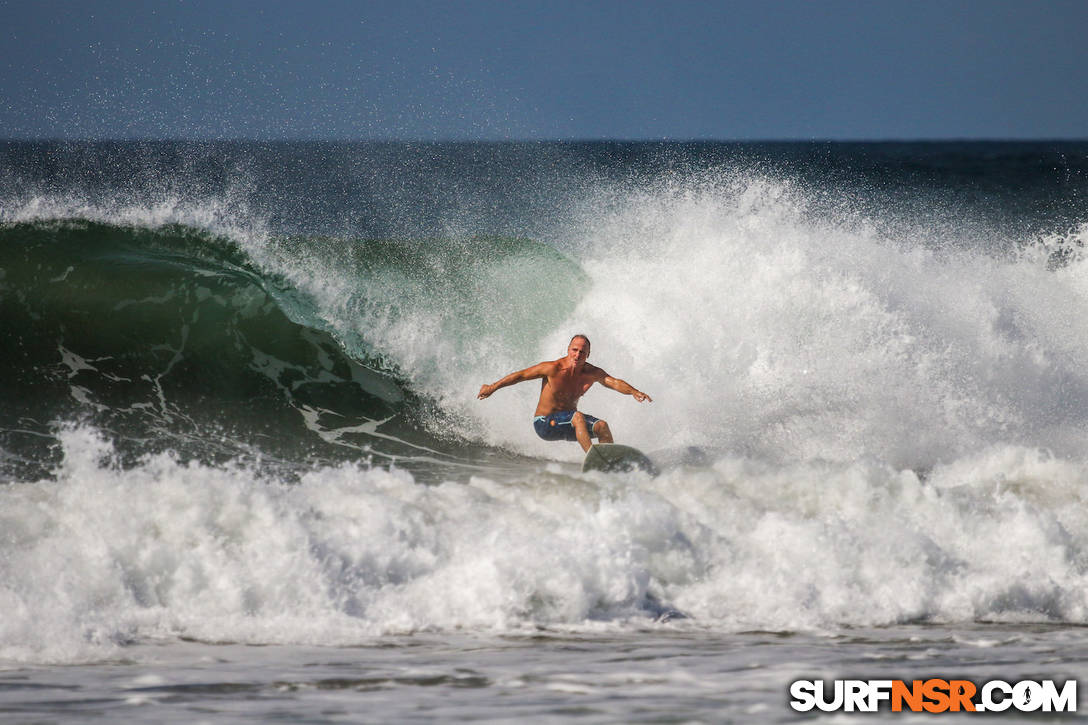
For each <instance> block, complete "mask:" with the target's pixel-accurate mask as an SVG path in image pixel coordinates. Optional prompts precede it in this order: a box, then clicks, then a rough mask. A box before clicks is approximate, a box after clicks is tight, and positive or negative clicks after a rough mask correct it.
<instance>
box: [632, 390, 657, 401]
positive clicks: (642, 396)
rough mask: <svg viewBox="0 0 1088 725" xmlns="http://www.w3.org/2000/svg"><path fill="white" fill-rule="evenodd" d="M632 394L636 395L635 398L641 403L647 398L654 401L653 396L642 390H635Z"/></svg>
mask: <svg viewBox="0 0 1088 725" xmlns="http://www.w3.org/2000/svg"><path fill="white" fill-rule="evenodd" d="M631 395H632V397H634V399H635V400H637V401H638V402H640V403H641V402H643V401H645V400H648V401H650V402H651V403H652V402H654V399H653V398H651V397H650V396H649V395H647V394H646V393H644V392H642V391H641V390H636V391H635V392H633V393H631Z"/></svg>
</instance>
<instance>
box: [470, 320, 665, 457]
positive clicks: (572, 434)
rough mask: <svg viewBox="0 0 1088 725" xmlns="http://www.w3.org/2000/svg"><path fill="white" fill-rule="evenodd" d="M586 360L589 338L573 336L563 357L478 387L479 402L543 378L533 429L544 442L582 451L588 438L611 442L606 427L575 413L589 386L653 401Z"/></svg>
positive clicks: (587, 442)
mask: <svg viewBox="0 0 1088 725" xmlns="http://www.w3.org/2000/svg"><path fill="white" fill-rule="evenodd" d="M588 357H589V338H588V337H586V336H585V335H575V336H574V337H572V338H571V339H570V344H569V345H567V355H566V357H561V358H559V359H558V360H548V361H545V362H542V363H537V364H536V365H533V366H532V367H529V368H525V369H524V370H518V371H517V372H515V373H510V374H509V375H507V376H506V377H505V378H503V379H502V380H500V381H498V382H497V383H492V384H490V385H487V384H484V385H481V386H480V394H479V395H478V396H476V397H477V398H478V399H480V400H483V399H484V398H486V397H488V396H489V395H491V394H492V393H494V392H495V391H496V390H498V389H499V388H505V387H506V386H507V385H513V384H514V383H522V382H525V381H526V380H536V379H537V378H543V380H542V381H541V383H540V400H539V401H538V402H537V404H536V413H534V415H535V416H536V417H535V418H533V428H534V429H535V430H536V434H537V435H538V436H540V437H541V438H543V439H544V440H546V441H559V440H564V441H578V443H579V444H580V445H581V446H582V450H586V451H588V450H589V447H590V445H591V444H590V438H597V439H598V440H600V441H601V443H611V442H612V431H611V430H609V428H608V423H607V422H605V421H603V420H601V419H599V418H595V417H593V416H592V415H586V414H585V413H580V412H578V399H579V398H581V397H582V396H583V395H585V393H586V391H587V390H589V388H590V386H592V385H593V383H600V384H601V385H603V386H605V387H606V388H611V389H612V390H615V391H616V392H619V393H623V394H624V395H630V396H633V397H634V399H635V400H637V401H638V402H640V403H641V402H642V401H644V400H649V401H650V402H651V403H652V402H653V399H652V398H651V397H650V396H649V395H647V394H646V393H644V392H642V391H641V390H636V389H635V388H634V387H632V386H631V385H629V384H628V383H626V382H625V381H623V380H620V379H619V378H614V377H612V376H611V375H609V374H608V373H606V372H605V371H604V370H601V369H600V368H599V367H597V366H596V365H590V364H589V363H587V362H586V358H588Z"/></svg>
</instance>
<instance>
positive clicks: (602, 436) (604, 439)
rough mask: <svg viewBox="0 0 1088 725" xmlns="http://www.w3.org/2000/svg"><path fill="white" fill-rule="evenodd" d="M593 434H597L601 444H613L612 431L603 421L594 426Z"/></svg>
mask: <svg viewBox="0 0 1088 725" xmlns="http://www.w3.org/2000/svg"><path fill="white" fill-rule="evenodd" d="M593 432H594V433H596V434H597V439H598V440H600V442H601V443H611V442H612V431H611V430H610V429H609V427H608V423H606V422H604V421H603V420H598V421H597V422H596V423H595V424H594V425H593Z"/></svg>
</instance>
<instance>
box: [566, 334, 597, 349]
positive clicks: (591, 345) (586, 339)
mask: <svg viewBox="0 0 1088 725" xmlns="http://www.w3.org/2000/svg"><path fill="white" fill-rule="evenodd" d="M579 337H580V338H582V339H583V340H585V341H586V345H588V346H589V347H593V343H591V342H590V341H589V338H588V337H586V336H585V335H583V334H582V333H578V334H577V335H575V336H574V337H572V338H571V339H570V342H574V341H575V340H577V339H578V338H579ZM570 342H568V343H567V347H570Z"/></svg>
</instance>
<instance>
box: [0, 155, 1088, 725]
mask: <svg viewBox="0 0 1088 725" xmlns="http://www.w3.org/2000/svg"><path fill="white" fill-rule="evenodd" d="M1086 170H1088V147H1085V145H1083V144H913V145H911V144H907V145H896V144H890V145H882V144H859V145H836V144H782V145H729V144H694V145H684V144H604V143H601V144H422V145H412V144H356V145H351V144H345V145H329V144H270V145H260V144H165V143H164V144H143V143H121V144H32V143H8V144H3V145H0V320H2V321H0V325H2V326H3V328H4V329H3V335H2V337H3V339H4V340H6V341H7V343H6V350H5V351H4V353H3V355H2V356H0V374H2V376H3V379H4V380H5V381H6V382H5V384H4V386H3V390H2V392H0V481H2V483H0V497H2V505H0V613H2V614H0V711H3V712H5V713H6V715H7V716H11V717H12V718H13V719H14V720H15V721H25V720H49V721H78V720H82V719H89V718H92V717H99V716H107V717H123V718H125V719H128V720H137V721H149V722H150V721H155V722H163V721H175V720H176V721H179V722H182V721H184V722H191V721H193V720H196V719H207V720H213V721H235V720H238V721H242V720H267V719H271V718H273V717H286V718H290V719H306V720H310V721H316V722H332V721H339V720H345V719H346V720H367V721H390V720H398V721H399V720H429V719H438V718H441V719H448V718H457V719H470V720H471V719H497V720H504V719H515V718H517V719H521V718H525V717H531V718H534V719H539V720H548V719H555V720H558V719H581V720H585V721H588V722H631V721H654V722H658V721H662V720H668V721H703V722H711V721H715V722H716V721H751V720H753V719H754V720H759V721H787V720H791V719H794V718H795V717H796V713H794V712H792V711H791V710H790V708H789V706H788V704H787V700H788V697H787V692H788V687H789V684H790V682H792V681H794V680H796V679H800V678H812V677H826V678H828V679H833V678H836V677H844V676H851V677H854V676H859V677H866V678H878V677H895V678H903V679H910V678H912V677H914V678H926V677H942V676H943V677H950V676H957V677H968V678H969V679H973V680H976V681H982V680H986V679H991V678H994V677H1001V678H1004V679H1008V680H1010V681H1015V680H1017V679H1023V678H1028V677H1031V678H1036V679H1038V678H1044V677H1045V678H1050V679H1059V680H1065V679H1077V678H1079V677H1081V675H1082V674H1083V673H1084V672H1085V667H1084V664H1083V663H1084V662H1085V661H1086V660H1085V655H1086V654H1088V637H1085V635H1084V632H1085V629H1084V626H1085V624H1088V528H1086V524H1088V521H1086V514H1085V510H1084V499H1085V493H1084V491H1085V486H1086V484H1088V331H1086V330H1085V327H1084V325H1083V324H1082V321H1083V320H1084V319H1086V316H1088V259H1086V258H1085V255H1084V253H1083V250H1084V243H1085V241H1086V238H1088V208H1086V207H1085V205H1084V199H1085V194H1086V193H1088V176H1086V173H1085V172H1086ZM575 333H583V334H586V335H588V336H589V337H590V339H591V340H592V342H593V348H592V356H591V362H593V363H595V364H597V365H598V366H600V367H603V368H604V369H605V370H607V371H608V372H609V373H611V374H613V375H615V376H617V377H622V378H624V379H627V380H629V381H630V382H631V383H632V384H634V385H636V386H637V387H638V388H640V389H641V390H644V391H646V392H647V393H649V394H650V395H651V396H652V397H653V399H654V402H653V403H646V404H642V405H639V404H637V403H635V402H634V401H633V400H632V399H631V398H629V397H626V396H620V395H616V394H615V393H613V392H611V391H608V390H605V389H603V388H600V387H598V388H595V389H593V390H591V391H590V392H589V393H588V394H587V395H586V396H585V397H584V398H583V400H582V403H581V405H580V407H581V409H583V410H585V411H587V412H589V413H592V414H593V415H596V416H598V417H601V418H604V419H606V420H608V421H609V424H610V426H611V428H612V430H613V432H614V433H615V435H616V438H617V441H619V442H623V443H627V444H630V445H634V446H637V447H639V448H640V449H642V450H644V451H646V452H647V453H649V454H650V455H651V457H653V458H654V459H655V460H656V461H657V462H658V463H659V466H660V468H661V469H662V472H661V475H659V476H656V477H651V476H649V475H647V474H645V473H642V472H632V473H625V474H619V473H616V474H600V473H592V474H583V473H581V470H580V465H579V464H580V460H581V454H580V451H579V450H578V447H577V446H576V445H574V444H569V445H568V444H562V443H546V442H544V441H541V440H539V439H538V438H536V436H535V434H534V433H533V431H532V428H531V425H530V421H531V413H532V410H533V408H534V406H535V401H536V397H535V396H536V394H537V390H536V386H535V384H527V385H521V386H515V387H512V388H507V389H504V390H502V391H499V392H498V393H496V394H495V395H493V396H492V397H491V398H489V399H488V400H486V401H478V400H476V392H477V391H478V390H479V386H480V384H481V383H484V382H491V381H493V380H496V379H498V378H499V377H500V376H502V375H504V374H506V373H507V372H510V371H512V370H515V369H520V368H523V367H527V366H528V365H531V364H534V363H536V362H539V361H541V360H545V359H554V358H557V357H559V356H560V355H562V354H563V352H564V350H565V347H566V343H567V341H568V340H569V339H570V336H571V335H573V334H575ZM907 719H909V716H908V717H907Z"/></svg>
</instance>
